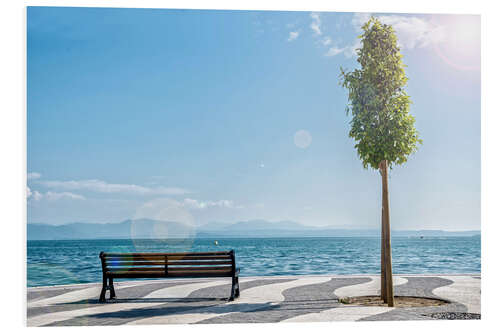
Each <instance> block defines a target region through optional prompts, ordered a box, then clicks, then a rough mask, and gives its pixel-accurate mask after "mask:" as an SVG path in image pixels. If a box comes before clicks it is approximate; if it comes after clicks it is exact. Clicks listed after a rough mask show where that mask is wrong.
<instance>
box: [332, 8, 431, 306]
mask: <svg viewBox="0 0 500 333" xmlns="http://www.w3.org/2000/svg"><path fill="white" fill-rule="evenodd" d="M362 29H363V34H362V35H361V36H359V38H361V48H360V49H358V50H357V54H358V59H357V61H358V63H359V64H360V65H361V69H355V70H353V71H352V72H346V71H345V70H344V69H343V68H342V67H341V68H340V72H341V74H340V78H341V80H340V84H341V85H342V87H344V88H347V90H348V93H349V95H348V99H349V104H348V105H347V107H346V112H347V115H349V113H350V114H351V115H352V119H351V121H350V125H351V129H350V131H349V136H350V137H351V138H353V139H354V141H355V142H356V144H355V148H356V149H357V152H358V156H359V158H360V159H361V161H362V162H363V167H364V168H365V169H367V168H368V167H371V168H373V169H375V170H379V171H380V174H381V176H382V228H381V231H382V232H381V288H380V289H381V296H382V299H383V300H384V302H385V303H387V304H388V305H389V306H394V295H393V284H392V258H391V231H390V216H389V191H388V180H387V177H388V168H390V169H392V167H393V165H395V164H396V165H400V164H403V163H405V162H406V161H407V157H408V156H409V155H410V154H412V153H413V152H415V151H416V150H417V145H418V144H421V143H422V140H421V139H420V138H419V135H418V132H417V130H416V129H415V127H414V123H415V118H414V117H413V116H412V115H411V114H410V103H411V101H410V97H409V96H408V95H407V94H406V92H405V91H404V87H405V86H406V82H407V80H408V78H407V77H406V74H405V71H404V67H405V65H404V64H403V61H402V58H403V57H402V55H401V53H400V49H399V47H398V45H397V37H396V34H395V32H394V29H393V28H392V27H391V26H390V25H387V24H382V23H381V22H380V21H379V20H378V19H377V18H374V17H371V18H370V19H369V20H368V21H367V22H366V23H365V24H364V25H363V27H362Z"/></svg>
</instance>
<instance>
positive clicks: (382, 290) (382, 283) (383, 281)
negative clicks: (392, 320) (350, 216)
mask: <svg viewBox="0 0 500 333" xmlns="http://www.w3.org/2000/svg"><path fill="white" fill-rule="evenodd" d="M380 174H382V170H380ZM382 195H383V194H382ZM380 221H381V224H380V230H381V233H380V241H381V242H380V298H382V300H383V301H384V303H387V293H386V291H385V286H386V279H385V233H384V208H383V207H382V218H381V219H380Z"/></svg>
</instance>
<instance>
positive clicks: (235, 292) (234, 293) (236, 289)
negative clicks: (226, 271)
mask: <svg viewBox="0 0 500 333" xmlns="http://www.w3.org/2000/svg"><path fill="white" fill-rule="evenodd" d="M232 282H233V283H232V285H231V296H230V297H229V301H230V302H231V301H234V299H235V298H237V297H239V296H240V286H239V283H238V277H237V276H233V281H232Z"/></svg>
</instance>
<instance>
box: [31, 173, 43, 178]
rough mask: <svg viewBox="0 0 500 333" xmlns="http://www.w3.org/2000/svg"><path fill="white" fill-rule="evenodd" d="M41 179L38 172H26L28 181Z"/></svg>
mask: <svg viewBox="0 0 500 333" xmlns="http://www.w3.org/2000/svg"><path fill="white" fill-rule="evenodd" d="M40 177H42V175H41V174H39V173H38V172H28V179H38V178H40Z"/></svg>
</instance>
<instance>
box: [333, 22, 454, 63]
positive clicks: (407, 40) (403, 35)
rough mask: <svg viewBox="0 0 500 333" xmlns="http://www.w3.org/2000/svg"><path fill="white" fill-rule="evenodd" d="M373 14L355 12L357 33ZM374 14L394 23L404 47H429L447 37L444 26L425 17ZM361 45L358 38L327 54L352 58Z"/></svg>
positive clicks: (400, 44)
mask: <svg viewBox="0 0 500 333" xmlns="http://www.w3.org/2000/svg"><path fill="white" fill-rule="evenodd" d="M372 15H373V14H370V13H355V14H354V15H353V17H352V20H351V24H352V26H353V27H354V30H355V31H356V32H357V33H359V32H361V27H362V26H363V24H365V23H366V22H367V21H368V20H369V19H370V17H371V16H372ZM373 16H376V17H377V18H378V19H379V20H380V21H381V22H382V23H384V24H390V25H392V27H393V28H394V30H395V32H396V35H397V38H398V44H399V46H400V47H401V48H402V49H414V48H423V47H427V46H429V45H432V44H433V43H439V42H441V41H443V40H444V38H445V30H444V27H442V26H438V25H436V24H433V23H431V22H430V21H429V20H427V19H424V18H420V17H416V16H402V15H373ZM360 47H361V41H360V39H359V38H356V39H355V40H354V41H353V42H352V43H350V44H347V45H345V46H343V47H338V46H334V47H330V48H329V49H328V51H327V52H326V53H325V56H327V57H332V56H336V55H338V54H343V55H344V56H345V57H346V58H351V57H354V56H356V50H357V49H359V48H360Z"/></svg>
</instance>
